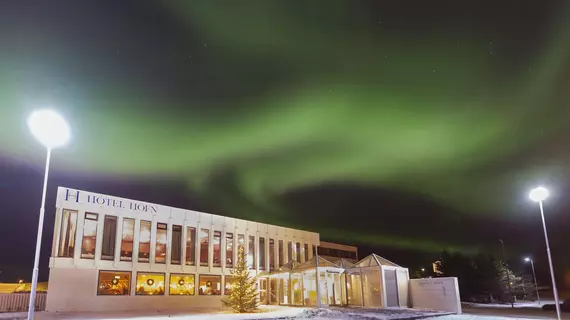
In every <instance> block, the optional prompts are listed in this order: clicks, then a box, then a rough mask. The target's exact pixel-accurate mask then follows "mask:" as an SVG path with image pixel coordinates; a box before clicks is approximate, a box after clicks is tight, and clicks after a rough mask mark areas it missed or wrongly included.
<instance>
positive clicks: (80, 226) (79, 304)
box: [46, 187, 320, 312]
mask: <svg viewBox="0 0 570 320" xmlns="http://www.w3.org/2000/svg"><path fill="white" fill-rule="evenodd" d="M319 243H320V239H319V234H318V233H314V232H308V231H303V230H295V229H291V228H285V227H279V226H274V225H269V224H263V223H258V222H253V221H246V220H241V219H235V218H228V217H223V216H218V215H213V214H208V213H202V212H197V211H192V210H185V209H179V208H173V207H167V206H162V205H158V204H152V203H146V202H142V201H136V200H130V199H123V198H117V197H113V196H108V195H103V194H97V193H92V192H87V191H82V190H76V189H70V188H64V187H59V188H58V192H57V202H56V215H55V226H54V236H53V245H52V252H51V258H50V262H49V266H50V275H49V290H48V297H47V305H46V311H48V312H73V311H119V310H121V311H123V310H155V311H159V310H176V309H180V310H181V309H185V310H187V309H189V308H192V307H194V306H195V307H197V308H198V307H221V306H222V302H221V299H222V298H223V296H224V295H227V294H228V293H229V290H230V284H231V282H232V278H231V276H230V269H231V268H232V267H233V266H234V263H235V262H236V261H237V252H238V250H237V249H238V246H239V245H243V246H244V251H245V252H246V255H247V263H248V268H249V269H250V270H251V272H252V274H259V273H262V272H264V271H266V272H271V271H273V270H277V269H279V268H280V267H281V266H284V265H285V264H287V263H288V262H290V261H296V262H298V263H303V262H305V261H309V260H311V259H312V258H313V248H314V247H316V246H318V245H319ZM260 279H261V280H260V281H264V280H263V279H262V278H260ZM268 285H269V284H268V283H267V282H266V281H264V282H260V283H259V290H260V300H262V301H270V299H269V298H268V297H267V296H268Z"/></svg>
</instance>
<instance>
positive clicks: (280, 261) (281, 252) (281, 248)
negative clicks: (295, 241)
mask: <svg viewBox="0 0 570 320" xmlns="http://www.w3.org/2000/svg"><path fill="white" fill-rule="evenodd" d="M283 253H284V252H283V240H279V267H280V268H281V267H282V266H283V260H284V259H283Z"/></svg>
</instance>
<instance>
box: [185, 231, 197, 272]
mask: <svg viewBox="0 0 570 320" xmlns="http://www.w3.org/2000/svg"><path fill="white" fill-rule="evenodd" d="M186 231H187V232H186V264H187V265H189V266H193V265H196V228H193V227H188V228H187V230H186Z"/></svg>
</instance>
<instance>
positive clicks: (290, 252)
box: [287, 241, 295, 262]
mask: <svg viewBox="0 0 570 320" xmlns="http://www.w3.org/2000/svg"><path fill="white" fill-rule="evenodd" d="M293 260H295V258H294V257H293V242H291V241H289V242H287V262H289V261H293Z"/></svg>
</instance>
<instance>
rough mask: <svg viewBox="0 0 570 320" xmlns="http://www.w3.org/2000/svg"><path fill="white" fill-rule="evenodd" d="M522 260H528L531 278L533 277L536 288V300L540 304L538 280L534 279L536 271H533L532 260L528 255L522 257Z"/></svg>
mask: <svg viewBox="0 0 570 320" xmlns="http://www.w3.org/2000/svg"><path fill="white" fill-rule="evenodd" d="M524 261H526V262H529V261H530V266H531V267H532V278H533V279H534V288H535V290H536V300H537V301H538V304H539V305H540V296H539V295H538V282H537V281H536V272H534V261H532V259H531V258H529V257H526V258H524Z"/></svg>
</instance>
